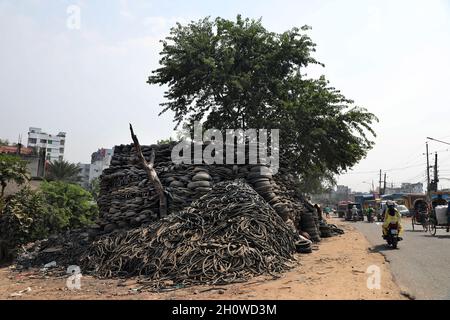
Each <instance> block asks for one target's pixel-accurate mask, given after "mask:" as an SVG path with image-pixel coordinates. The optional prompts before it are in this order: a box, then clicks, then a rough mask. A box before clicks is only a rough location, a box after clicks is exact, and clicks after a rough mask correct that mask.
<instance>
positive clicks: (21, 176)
mask: <svg viewBox="0 0 450 320" xmlns="http://www.w3.org/2000/svg"><path fill="white" fill-rule="evenodd" d="M29 179H30V176H29V173H28V169H27V162H26V161H23V160H21V159H20V158H19V157H17V156H12V155H4V154H1V155H0V186H1V191H0V199H1V198H3V196H4V193H5V188H6V185H7V184H8V182H9V181H14V182H15V183H17V184H18V185H21V184H23V183H25V181H27V180H29Z"/></svg>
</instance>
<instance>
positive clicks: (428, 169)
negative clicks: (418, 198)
mask: <svg viewBox="0 0 450 320" xmlns="http://www.w3.org/2000/svg"><path fill="white" fill-rule="evenodd" d="M425 145H426V147H427V196H428V199H429V198H430V157H429V155H428V142H427V143H426V144H425Z"/></svg>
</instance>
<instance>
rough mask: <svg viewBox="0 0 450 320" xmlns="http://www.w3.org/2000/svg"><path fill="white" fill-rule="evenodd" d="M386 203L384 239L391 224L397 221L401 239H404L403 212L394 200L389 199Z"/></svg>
mask: <svg viewBox="0 0 450 320" xmlns="http://www.w3.org/2000/svg"><path fill="white" fill-rule="evenodd" d="M386 204H387V207H386V211H385V213H384V222H383V239H385V238H386V236H387V232H388V229H389V225H390V224H391V223H397V224H398V236H399V240H402V238H401V236H402V235H403V226H402V221H401V214H400V212H398V210H397V209H396V208H395V203H394V202H392V201H389V202H387V203H386Z"/></svg>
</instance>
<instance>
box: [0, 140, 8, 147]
mask: <svg viewBox="0 0 450 320" xmlns="http://www.w3.org/2000/svg"><path fill="white" fill-rule="evenodd" d="M0 146H9V141H8V140H3V139H0Z"/></svg>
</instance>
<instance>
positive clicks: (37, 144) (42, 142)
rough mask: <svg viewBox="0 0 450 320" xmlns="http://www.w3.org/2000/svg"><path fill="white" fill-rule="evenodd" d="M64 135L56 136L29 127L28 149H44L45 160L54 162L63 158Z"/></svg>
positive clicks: (62, 133)
mask: <svg viewBox="0 0 450 320" xmlns="http://www.w3.org/2000/svg"><path fill="white" fill-rule="evenodd" d="M65 144H66V133H65V132H59V133H58V134H56V135H53V134H48V133H46V132H43V131H42V129H41V128H36V127H30V128H29V130H28V144H27V146H28V147H30V148H37V149H38V150H41V149H44V150H45V153H46V156H45V157H46V160H49V161H55V160H62V159H63V158H64V149H65Z"/></svg>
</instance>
